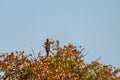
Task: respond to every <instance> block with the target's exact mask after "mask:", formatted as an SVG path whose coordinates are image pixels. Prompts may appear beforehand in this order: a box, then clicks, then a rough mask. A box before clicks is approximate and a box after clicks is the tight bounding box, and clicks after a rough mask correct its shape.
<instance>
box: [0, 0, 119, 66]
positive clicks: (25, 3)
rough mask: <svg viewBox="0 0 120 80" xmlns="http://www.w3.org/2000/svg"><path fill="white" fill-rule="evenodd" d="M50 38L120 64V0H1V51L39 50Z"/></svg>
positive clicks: (94, 56)
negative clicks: (79, 47) (80, 46)
mask: <svg viewBox="0 0 120 80" xmlns="http://www.w3.org/2000/svg"><path fill="white" fill-rule="evenodd" d="M47 37H52V38H53V39H55V40H59V41H60V42H61V44H62V45H64V44H67V43H73V44H75V45H78V46H79V45H82V46H83V47H85V48H86V50H87V52H88V53H89V54H88V55H87V56H86V57H85V61H86V62H91V61H92V60H95V59H97V58H98V57H99V56H101V57H102V58H101V59H100V60H99V61H100V62H102V63H103V64H112V65H113V66H116V67H120V62H119V61H120V0H0V52H11V51H17V50H18V51H19V50H25V52H26V53H29V52H31V49H30V48H31V47H33V48H34V50H35V52H37V51H39V50H40V49H42V45H43V42H44V40H45V39H46V38H47Z"/></svg>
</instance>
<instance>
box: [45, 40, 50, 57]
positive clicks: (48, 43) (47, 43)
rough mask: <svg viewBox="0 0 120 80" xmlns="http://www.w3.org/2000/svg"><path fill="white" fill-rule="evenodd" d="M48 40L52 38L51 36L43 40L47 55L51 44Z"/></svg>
mask: <svg viewBox="0 0 120 80" xmlns="http://www.w3.org/2000/svg"><path fill="white" fill-rule="evenodd" d="M50 40H52V38H47V39H46V42H45V50H46V53H47V56H48V55H49V52H50V45H51V42H50Z"/></svg>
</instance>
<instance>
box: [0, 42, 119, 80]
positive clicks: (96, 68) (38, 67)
mask: <svg viewBox="0 0 120 80" xmlns="http://www.w3.org/2000/svg"><path fill="white" fill-rule="evenodd" d="M50 47H51V49H50V53H49V55H45V56H42V54H41V52H39V53H38V55H37V57H33V55H32V54H29V55H26V54H25V53H24V51H19V52H15V53H13V52H12V53H10V54H7V53H1V54H0V72H1V73H0V75H1V76H0V79H3V80H16V79H17V80H120V76H118V73H119V72H120V69H118V68H113V67H112V65H102V64H101V63H100V62H98V61H93V62H92V63H90V64H87V63H85V62H84V60H83V59H82V57H84V56H83V55H82V50H83V49H82V48H81V47H79V48H78V47H76V46H74V45H72V44H69V45H66V46H64V47H63V48H62V47H60V46H59V41H53V42H52V43H51V46H50Z"/></svg>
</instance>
